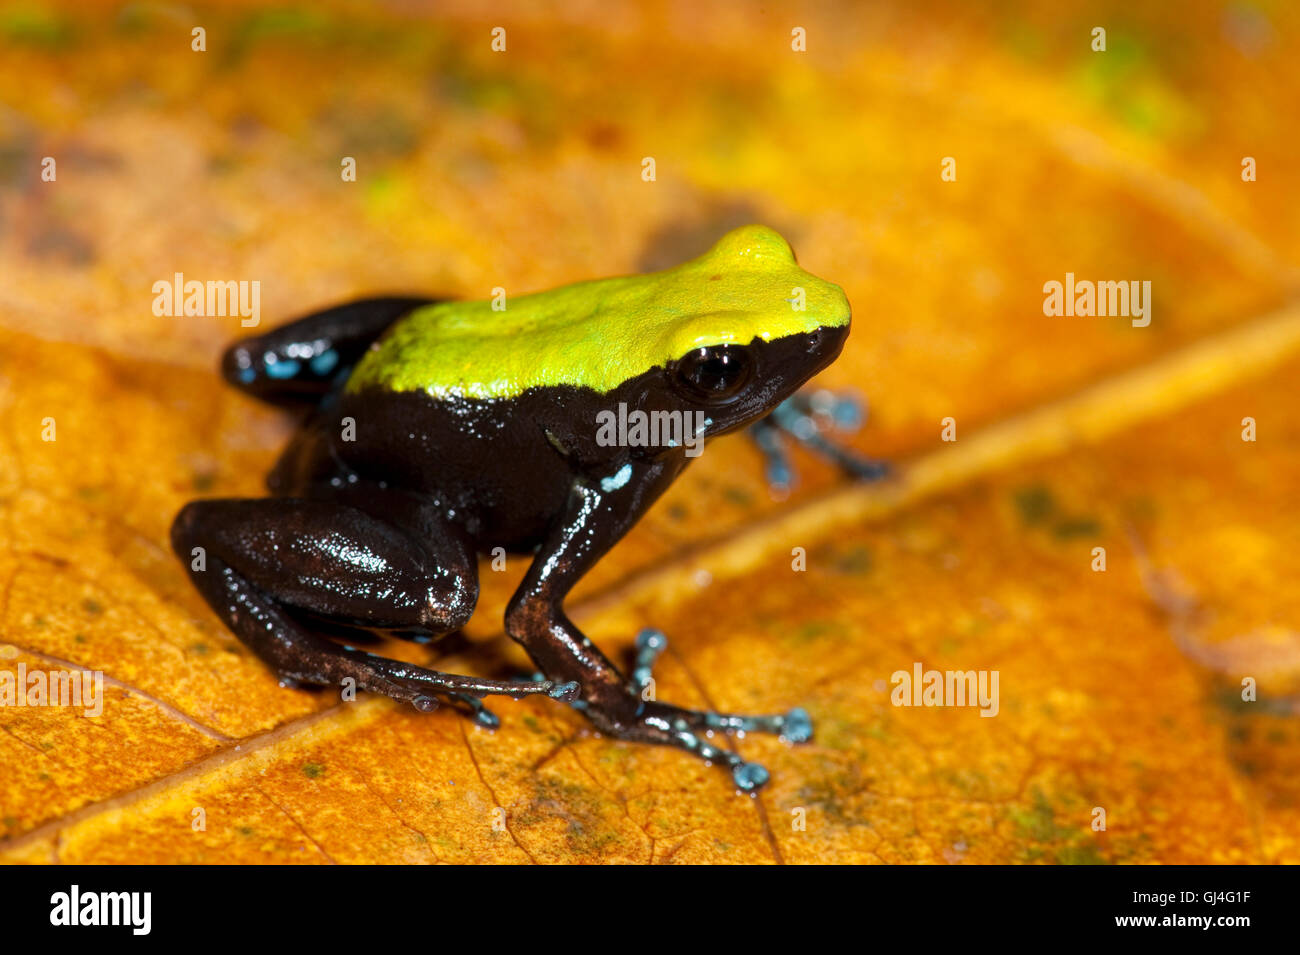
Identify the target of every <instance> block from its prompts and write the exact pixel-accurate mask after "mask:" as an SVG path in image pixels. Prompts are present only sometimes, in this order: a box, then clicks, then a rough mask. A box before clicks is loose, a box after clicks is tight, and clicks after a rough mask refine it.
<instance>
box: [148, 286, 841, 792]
mask: <svg viewBox="0 0 1300 955" xmlns="http://www.w3.org/2000/svg"><path fill="white" fill-rule="evenodd" d="M419 303H420V301H419V300H412V299H374V300H368V301H364V302H357V303H351V304H349V305H346V306H342V307H340V308H338V309H332V310H330V311H328V312H324V313H319V314H317V315H313V316H308V317H307V318H304V319H301V320H299V321H297V322H294V323H291V324H289V325H287V326H284V327H282V328H280V329H277V330H274V331H272V332H270V333H268V334H266V335H263V336H259V337H256V338H252V339H246V340H244V341H242V342H239V343H237V344H236V345H234V346H232V348H231V349H230V350H229V351H228V352H227V353H226V356H225V358H224V359H223V370H224V372H225V374H226V377H227V378H228V379H230V380H231V382H232V383H233V384H235V385H236V386H237V387H240V388H242V389H243V390H245V391H247V392H249V393H251V394H254V395H256V396H257V397H259V398H262V399H263V400H267V401H271V402H273V403H276V404H280V405H284V406H287V407H296V408H299V409H301V410H303V411H304V412H305V420H304V423H303V425H302V428H301V429H300V430H299V432H298V434H297V435H296V436H295V438H294V439H293V440H292V442H291V443H290V445H289V447H288V448H287V449H286V451H285V453H284V455H283V456H282V458H281V460H280V461H279V463H278V464H277V465H276V467H275V469H274V470H273V471H272V473H271V475H270V476H269V478H268V486H269V488H270V490H271V492H272V494H273V495H275V496H274V497H272V498H268V499H258V500H215V501H213V500H210V501H196V502H193V503H191V504H189V505H187V506H186V507H185V508H184V509H183V510H182V511H181V513H180V514H179V515H178V516H177V518H176V521H175V524H174V525H173V528H172V540H173V546H174V548H175V550H176V552H177V554H178V556H179V557H180V558H181V559H182V560H183V561H184V562H185V563H186V565H187V566H190V567H191V570H190V574H191V577H192V579H193V580H194V583H195V585H196V586H197V587H198V589H199V590H200V591H201V592H202V593H203V595H204V597H205V598H206V599H207V600H208V602H209V604H210V605H211V606H212V607H213V609H214V610H215V611H216V612H217V613H218V615H219V616H221V617H222V618H223V619H224V620H225V622H226V623H227V625H228V626H230V628H231V629H232V630H233V631H234V632H235V633H236V634H237V635H238V636H239V637H240V639H241V640H243V641H244V642H245V643H246V644H247V645H248V646H249V647H250V648H251V649H253V650H254V651H255V652H256V653H257V654H258V655H259V656H260V657H262V658H263V659H264V660H265V661H266V662H267V663H268V664H269V665H271V666H272V667H273V668H274V669H275V670H276V672H277V673H278V674H279V675H280V676H281V678H282V679H284V680H286V681H291V682H302V683H310V684H319V685H325V684H331V683H339V682H340V681H342V680H344V679H346V678H349V677H350V678H352V679H354V680H355V681H356V685H357V686H358V687H360V688H362V689H367V690H372V691H374V692H379V693H385V694H387V695H389V696H393V697H395V698H397V699H402V700H408V701H411V702H413V703H415V704H416V705H417V706H419V707H420V708H422V709H431V708H433V706H434V705H436V704H435V701H436V700H442V701H444V702H446V701H449V700H450V701H453V702H454V701H460V702H465V701H469V702H471V703H472V702H473V701H474V699H475V698H477V697H481V696H484V695H487V694H493V693H501V694H506V695H510V696H515V697H518V696H524V695H527V694H530V693H539V692H540V693H548V694H550V695H551V696H553V697H557V698H561V699H573V697H574V696H575V694H576V696H577V697H578V702H575V706H577V707H578V708H579V709H580V710H581V711H582V712H583V713H584V714H585V715H586V716H587V717H588V718H589V719H590V720H591V721H592V723H593V724H595V726H596V727H598V728H599V729H600V730H601V731H602V732H606V733H609V734H611V735H614V736H617V737H620V738H624V739H632V740H641V741H646V742H655V743H667V744H671V745H676V746H680V747H682V748H684V749H687V750H691V751H693V752H695V753H696V754H697V755H703V756H705V757H706V758H710V759H712V758H720V759H722V760H723V761H724V762H726V763H728V764H729V765H731V766H732V768H733V771H735V770H736V769H737V767H741V768H743V764H742V763H740V761H739V758H738V757H735V756H734V755H732V754H730V753H727V752H720V751H718V750H716V749H715V748H714V747H712V746H711V745H709V744H707V743H705V742H703V740H702V739H701V734H702V733H703V732H704V731H706V730H710V729H716V728H724V729H736V728H758V729H763V728H768V729H774V730H776V731H779V730H780V725H781V723H780V719H781V718H779V717H773V718H760V719H767V720H769V721H775V722H770V723H768V724H766V725H762V724H756V723H755V722H754V721H752V720H748V718H743V717H729V716H720V715H719V714H711V713H702V712H697V711H691V710H685V709H681V708H678V707H674V706H671V705H668V704H663V703H658V702H655V701H653V700H647V699H643V697H642V695H641V694H640V693H638V692H637V691H638V689H639V687H638V686H637V685H634V684H630V683H629V682H628V680H627V679H625V678H624V676H623V675H622V674H620V673H619V671H618V670H617V668H615V667H614V665H613V664H612V663H610V661H609V660H608V659H606V657H605V656H604V654H602V653H601V652H600V650H599V649H597V648H596V647H595V646H594V645H593V644H591V643H590V641H588V640H587V639H586V637H585V636H583V634H582V633H581V632H580V631H579V630H578V628H577V627H575V626H574V625H573V623H572V622H571V621H569V620H568V618H567V617H566V616H565V614H564V610H563V603H564V599H565V596H566V595H567V594H568V592H569V590H570V589H571V588H572V587H573V585H574V584H575V583H576V582H577V581H578V580H579V579H581V577H582V576H583V575H584V574H585V573H586V572H587V571H588V570H589V569H590V568H591V567H592V566H593V565H594V564H595V563H596V562H597V561H598V560H599V559H600V558H601V557H602V556H603V555H604V554H605V553H606V552H607V551H608V550H609V549H610V548H612V547H613V546H614V545H615V544H616V543H617V542H618V541H619V540H620V539H621V538H622V537H623V535H624V534H625V533H626V532H627V530H628V529H629V528H630V527H631V526H632V525H633V524H635V523H636V521H637V520H638V519H639V518H640V517H641V515H642V514H644V513H645V511H646V510H647V509H648V508H649V507H650V505H651V504H652V503H653V502H654V501H655V500H656V499H657V498H658V497H659V495H660V494H662V493H663V491H664V490H665V489H666V488H667V487H668V485H669V484H670V483H671V482H672V481H673V479H674V478H676V477H677V475H678V474H680V473H681V471H682V470H683V468H685V466H686V465H687V464H688V463H689V461H690V458H688V457H687V456H686V454H685V450H684V449H683V448H664V447H658V448H629V447H601V446H600V445H598V443H597V440H596V435H597V423H596V422H597V417H596V416H597V412H599V411H601V410H605V409H609V410H616V409H617V407H618V405H619V403H620V402H623V403H626V405H627V406H628V408H629V409H642V410H646V411H651V410H679V411H702V412H704V413H705V414H707V415H708V416H709V418H711V419H712V420H713V422H714V423H713V424H712V425H711V426H710V427H709V428H708V431H707V434H708V436H710V437H713V436H716V435H719V434H723V433H726V432H728V431H731V430H735V429H737V428H740V427H743V426H744V425H746V424H749V423H750V422H752V421H755V420H757V419H759V418H761V417H762V416H764V415H765V414H767V413H768V412H769V411H770V410H771V409H772V408H774V407H775V406H776V405H777V404H778V403H779V402H781V401H782V400H784V399H785V398H787V397H788V396H790V395H791V394H793V393H794V391H795V390H796V389H798V388H799V387H800V386H801V385H802V384H803V383H804V382H805V381H806V380H807V379H809V378H810V377H812V376H813V375H814V374H816V373H817V372H819V371H821V370H822V369H823V368H824V367H826V366H827V365H828V364H830V363H831V362H832V361H833V360H834V359H835V357H836V356H837V355H838V354H839V351H840V348H841V347H842V345H843V342H844V339H845V337H846V336H847V333H848V327H847V326H844V327H841V328H826V329H821V330H819V331H818V332H815V333H812V334H810V335H799V336H790V337H787V338H782V339H775V340H773V341H771V342H763V341H761V340H756V341H755V342H753V343H751V344H750V345H748V346H745V350H746V352H747V353H748V355H749V356H750V358H751V359H752V362H753V374H752V376H751V377H750V378H749V380H748V383H747V384H746V385H745V386H744V387H743V389H742V390H741V391H740V392H739V393H738V394H737V395H735V396H733V397H732V398H730V399H729V400H727V401H726V402H724V403H716V402H711V401H706V400H703V399H701V398H700V397H699V396H698V395H696V394H694V393H691V392H689V390H688V389H686V388H684V387H683V386H682V385H681V383H680V381H679V379H678V378H677V374H676V371H677V369H676V367H675V366H676V363H670V364H669V365H668V366H667V367H656V368H651V369H648V370H647V371H646V372H644V373H643V374H641V375H639V376H637V377H635V378H633V379H631V380H629V381H626V382H624V383H623V384H622V385H620V386H619V387H618V388H616V389H614V390H613V391H612V392H609V393H607V394H598V393H596V392H594V391H592V390H590V389H587V388H579V387H569V386H563V387H545V388H534V389H530V390H528V391H526V392H524V393H523V394H521V395H519V396H517V397H515V398H510V399H493V400H477V399H456V400H445V401H439V400H435V399H433V398H431V397H429V396H428V395H426V394H425V393H423V392H405V393H395V392H391V391H386V390H381V389H371V390H367V391H364V392H361V393H357V394H351V393H347V392H345V391H344V389H343V383H344V381H345V379H346V373H347V370H348V368H349V367H350V366H351V364H352V363H353V362H355V360H356V359H357V358H358V357H359V356H360V355H361V354H362V353H363V352H364V349H365V348H366V347H368V345H369V344H370V342H371V341H373V340H375V339H376V338H377V337H378V336H379V335H380V334H382V332H383V330H384V329H386V328H387V327H388V326H389V325H390V324H391V323H392V322H393V321H394V320H395V319H396V318H398V317H400V315H402V314H405V312H406V311H408V310H410V309H411V308H412V307H414V306H415V305H416V304H419ZM330 348H332V349H335V351H336V353H337V354H338V355H340V356H342V359H343V360H342V361H341V362H340V363H339V364H338V365H337V366H336V367H335V368H333V369H332V371H331V374H330V376H329V377H328V378H325V376H318V375H314V374H313V373H312V372H311V370H310V369H309V368H307V367H306V366H304V368H303V370H302V371H301V372H300V373H299V374H298V375H295V376H294V377H293V378H291V379H288V380H274V381H272V380H267V379H265V378H264V377H261V376H258V377H253V380H249V379H250V377H252V376H251V375H250V372H249V369H253V370H255V371H256V370H257V369H261V368H263V367H265V365H264V361H263V356H264V354H265V353H266V352H267V351H271V352H274V353H275V354H278V355H279V356H281V357H284V356H285V355H286V354H296V355H303V354H319V353H320V352H321V351H322V350H325V349H330ZM349 419H351V422H352V423H353V424H352V427H351V430H350V432H349V436H350V437H352V438H353V440H345V439H344V435H345V429H347V426H348V421H349ZM625 465H628V466H630V468H631V475H630V477H629V478H628V479H627V481H626V483H624V484H622V486H620V487H616V488H614V487H610V486H609V485H608V484H607V485H606V487H610V489H608V490H607V489H605V488H604V487H602V483H601V482H602V479H609V478H610V477H611V476H613V475H615V474H616V473H618V472H619V471H620V469H622V468H623V467H624V466H625ZM496 547H503V548H505V549H506V550H508V551H513V552H522V553H535V554H536V556H535V557H534V558H533V560H532V563H531V565H530V568H529V570H528V572H527V574H526V575H525V577H524V580H523V582H522V583H521V584H520V586H519V588H518V590H517V591H516V593H515V595H514V596H513V598H512V599H511V601H510V604H509V607H508V609H507V612H506V619H505V627H506V632H507V633H508V634H509V635H510V637H511V638H513V639H514V640H516V641H518V642H519V643H520V644H521V645H522V646H523V647H524V649H525V650H526V651H527V652H528V654H529V656H530V657H531V658H532V660H533V661H534V663H535V664H536V666H537V668H538V670H539V671H540V672H541V673H542V674H544V675H545V677H546V680H544V681H541V682H528V681H496V680H484V679H479V678H476V677H461V676H455V675H451V674H442V673H438V672H436V671H433V670H427V669H424V668H421V667H415V666H412V665H410V664H405V663H398V662H396V661H391V660H386V659H384V658H381V657H377V656H372V655H370V654H366V653H364V652H362V651H360V650H356V649H354V648H351V647H347V646H344V645H340V644H339V643H336V642H334V641H332V640H329V639H327V638H325V637H324V636H322V635H321V633H322V631H323V630H331V631H332V630H336V629H337V628H338V627H340V626H342V627H358V628H364V629H368V630H378V631H386V632H391V633H395V634H398V635H401V636H408V637H416V638H434V637H437V636H439V635H441V634H445V633H448V632H450V631H454V630H456V629H458V628H460V627H461V626H463V625H464V624H465V622H466V621H467V620H468V619H469V616H470V614H471V612H472V611H473V609H474V605H475V602H476V600H477V592H478V584H477V555H478V554H482V553H490V552H491V551H492V549H493V548H496ZM196 548H202V549H203V554H204V557H205V561H206V566H205V567H204V568H203V569H201V570H200V569H194V566H193V564H194V558H193V555H194V554H195V549H196ZM572 684H576V687H575V686H573V685H572ZM760 771H761V770H760ZM764 777H765V774H764ZM737 778H738V779H739V778H740V776H739V775H738V776H737ZM760 784H761V781H760Z"/></svg>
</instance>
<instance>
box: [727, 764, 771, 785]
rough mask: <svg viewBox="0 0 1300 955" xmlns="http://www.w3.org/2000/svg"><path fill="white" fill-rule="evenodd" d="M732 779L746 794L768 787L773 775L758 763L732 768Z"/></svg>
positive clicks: (738, 765)
mask: <svg viewBox="0 0 1300 955" xmlns="http://www.w3.org/2000/svg"><path fill="white" fill-rule="evenodd" d="M731 778H732V779H734V780H735V781H736V786H737V787H738V788H740V789H742V790H744V791H745V792H753V791H754V790H755V789H759V788H761V787H763V786H765V785H767V781H768V780H769V779H770V778H771V774H770V773H769V772H768V771H767V769H766V768H764V767H763V766H761V765H759V764H758V763H737V764H736V765H735V766H733V767H731Z"/></svg>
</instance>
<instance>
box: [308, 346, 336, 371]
mask: <svg viewBox="0 0 1300 955" xmlns="http://www.w3.org/2000/svg"><path fill="white" fill-rule="evenodd" d="M338 363H339V353H338V352H336V351H335V350H334V349H333V348H331V349H330V350H329V351H323V352H321V353H320V354H319V355H317V356H316V357H315V358H313V359H312V360H311V362H310V365H311V370H312V372H313V373H314V374H317V375H320V376H321V377H322V378H323V377H324V376H325V375H328V374H329V373H330V372H331V371H333V370H334V368H335V366H336V365H338Z"/></svg>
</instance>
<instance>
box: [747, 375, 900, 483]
mask: <svg viewBox="0 0 1300 955" xmlns="http://www.w3.org/2000/svg"><path fill="white" fill-rule="evenodd" d="M865 418H866V409H865V407H864V405H863V402H862V401H861V399H859V398H857V397H855V396H854V395H851V394H845V393H837V392H833V391H830V390H829V389H818V390H817V391H812V392H808V391H800V392H796V393H795V394H794V395H791V396H790V397H789V398H787V399H786V400H785V401H783V402H781V404H779V405H777V406H776V407H775V408H774V409H772V413H771V414H769V415H768V416H767V417H765V418H763V419H762V420H760V421H757V422H755V423H754V424H753V425H752V426H751V427H750V429H749V433H750V436H751V437H752V438H753V440H754V443H755V444H756V445H758V449H759V451H761V452H762V454H763V458H764V470H765V472H766V474H767V483H768V486H769V487H770V488H771V489H772V492H773V493H774V494H775V495H777V496H784V495H786V494H788V493H789V491H790V489H791V488H792V487H793V486H794V484H795V473H794V467H793V465H792V464H791V462H790V455H789V452H788V451H787V450H786V447H785V440H784V439H785V438H786V437H789V438H791V439H793V440H794V441H795V442H797V443H799V444H801V445H803V446H804V447H805V448H807V449H808V450H810V451H812V452H813V453H814V454H817V455H819V456H821V457H823V458H826V459H827V460H828V461H830V462H831V463H832V464H834V465H835V466H836V467H838V468H839V469H840V470H841V471H843V472H844V473H846V474H848V475H849V476H851V477H853V478H856V479H857V480H860V481H878V480H880V479H881V478H884V477H887V476H888V475H889V464H888V462H886V461H878V460H876V459H875V458H867V457H863V456H862V455H860V454H858V453H857V452H856V451H853V450H851V449H849V448H846V447H844V446H843V445H841V444H839V443H837V442H835V441H833V440H831V439H830V438H829V437H828V435H829V434H830V433H832V432H835V431H848V432H852V431H856V430H857V429H858V428H860V427H862V424H863V422H864V420H865Z"/></svg>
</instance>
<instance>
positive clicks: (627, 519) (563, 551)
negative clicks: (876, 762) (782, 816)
mask: <svg viewBox="0 0 1300 955" xmlns="http://www.w3.org/2000/svg"><path fill="white" fill-rule="evenodd" d="M680 468H681V464H680V463H679V462H667V463H665V462H653V463H649V464H645V463H639V464H636V465H632V464H628V465H624V468H623V469H622V470H620V471H618V472H616V473H615V474H614V475H612V476H611V477H609V478H606V479H604V480H602V481H587V480H585V479H584V480H579V481H578V482H577V483H575V484H574V486H573V487H572V489H571V490H570V493H569V499H568V503H567V506H566V508H565V512H564V515H563V517H562V519H561V520H559V521H558V522H557V523H556V525H555V527H554V528H553V529H552V531H551V533H550V534H549V535H548V537H547V540H546V541H545V542H544V543H543V544H542V546H541V548H540V549H539V551H538V553H537V557H536V558H535V559H534V560H533V563H532V565H531V566H530V567H529V569H528V572H527V574H526V575H525V576H524V580H523V582H522V583H521V584H520V586H519V589H518V590H517V591H516V592H515V595H514V597H513V598H512V599H511V601H510V606H509V608H508V610H507V612H506V632H507V633H508V634H509V635H510V636H511V637H512V638H513V639H515V640H517V641H518V642H519V643H520V644H522V645H523V647H524V649H525V650H527V651H528V654H529V656H531V657H532V659H533V662H534V663H536V664H537V667H538V669H540V670H541V671H542V673H543V674H544V675H545V676H547V677H548V678H550V679H551V680H552V681H557V682H558V681H576V682H577V683H578V684H579V686H580V688H581V689H580V691H579V692H580V699H579V700H577V701H576V702H574V704H573V706H574V707H575V708H576V709H578V710H579V711H580V712H582V713H583V714H584V715H585V716H586V717H587V718H588V719H589V720H590V721H591V722H592V723H593V724H594V725H595V726H596V727H597V728H598V729H599V730H600V731H601V732H603V733H608V734H609V735H610V736H615V737H618V738H619V739H626V740H634V741H638V742H645V743H659V744H664V745H669V746H676V747H678V748H680V749H684V750H686V751H688V752H691V753H694V754H695V755H696V756H699V757H701V758H703V759H706V760H710V761H716V762H719V763H722V764H723V765H725V766H727V767H728V768H729V769H730V770H731V773H732V778H733V779H734V780H735V782H736V785H737V786H739V787H740V788H741V789H745V790H752V789H756V788H758V787H759V786H761V785H763V783H764V782H766V781H767V778H768V774H767V770H766V769H764V768H763V767H762V766H760V765H758V764H757V763H747V762H746V761H745V760H744V759H742V758H741V757H740V756H738V755H737V754H735V753H733V752H731V751H730V750H726V749H721V748H719V747H718V746H715V745H714V744H713V743H712V742H710V739H709V737H711V736H712V734H713V733H714V732H715V731H719V730H721V731H723V732H746V731H756V732H771V733H779V734H781V735H782V736H784V737H786V738H787V739H790V740H792V741H794V742H804V741H806V740H807V739H809V738H810V737H811V735H812V726H811V722H810V721H809V719H808V715H807V714H806V713H805V712H803V711H802V710H793V711H791V712H790V713H789V714H787V715H785V716H759V717H751V716H737V715H733V714H725V713H715V712H712V711H708V710H688V709H684V708H682V707H679V706H673V705H671V704H668V703H660V702H658V701H656V700H653V699H646V698H645V696H646V694H645V693H644V689H645V687H646V680H647V679H648V678H649V671H650V667H651V666H652V665H653V663H654V658H655V657H656V656H657V655H658V653H659V652H660V651H661V650H662V649H663V646H664V645H665V644H666V641H665V640H664V639H663V635H662V634H658V635H657V636H656V637H643V639H642V640H641V641H640V642H639V645H638V660H637V666H636V668H635V669H634V671H633V674H632V678H631V680H628V679H625V678H624V677H623V675H622V674H621V673H620V672H619V671H618V668H617V667H615V666H614V664H613V663H611V662H610V661H609V659H608V658H607V657H606V656H605V655H604V654H603V653H601V651H600V649H599V648H597V647H596V646H595V644H593V643H592V642H591V641H590V640H589V639H587V637H586V636H585V635H583V633H582V631H580V630H579V629H578V628H577V627H576V626H575V625H574V624H573V622H572V621H571V620H569V618H568V617H567V616H566V615H565V613H564V609H563V603H564V598H565V596H566V595H567V594H568V592H569V590H570V589H571V588H572V587H573V585H574V584H575V583H576V582H577V581H578V580H579V579H580V578H581V577H582V576H583V574H585V573H586V572H587V570H588V569H590V568H591V566H592V565H593V564H595V563H596V561H597V560H598V559H599V558H600V557H602V556H603V555H604V554H605V553H606V552H607V551H608V550H609V549H610V548H611V547H613V546H614V544H615V543H617V542H618V540H619V539H620V538H621V537H622V536H623V534H624V533H625V532H626V531H627V529H628V528H629V527H631V525H632V524H634V523H635V522H636V519H637V518H638V517H640V515H641V514H642V513H643V512H644V511H645V509H646V508H648V507H649V506H650V504H651V503H653V501H654V500H655V498H657V497H658V496H659V494H660V493H661V492H662V491H663V489H664V488H665V487H666V486H667V485H668V483H669V482H671V480H672V479H673V477H675V476H676V474H677V472H678V471H679V470H680Z"/></svg>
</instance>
